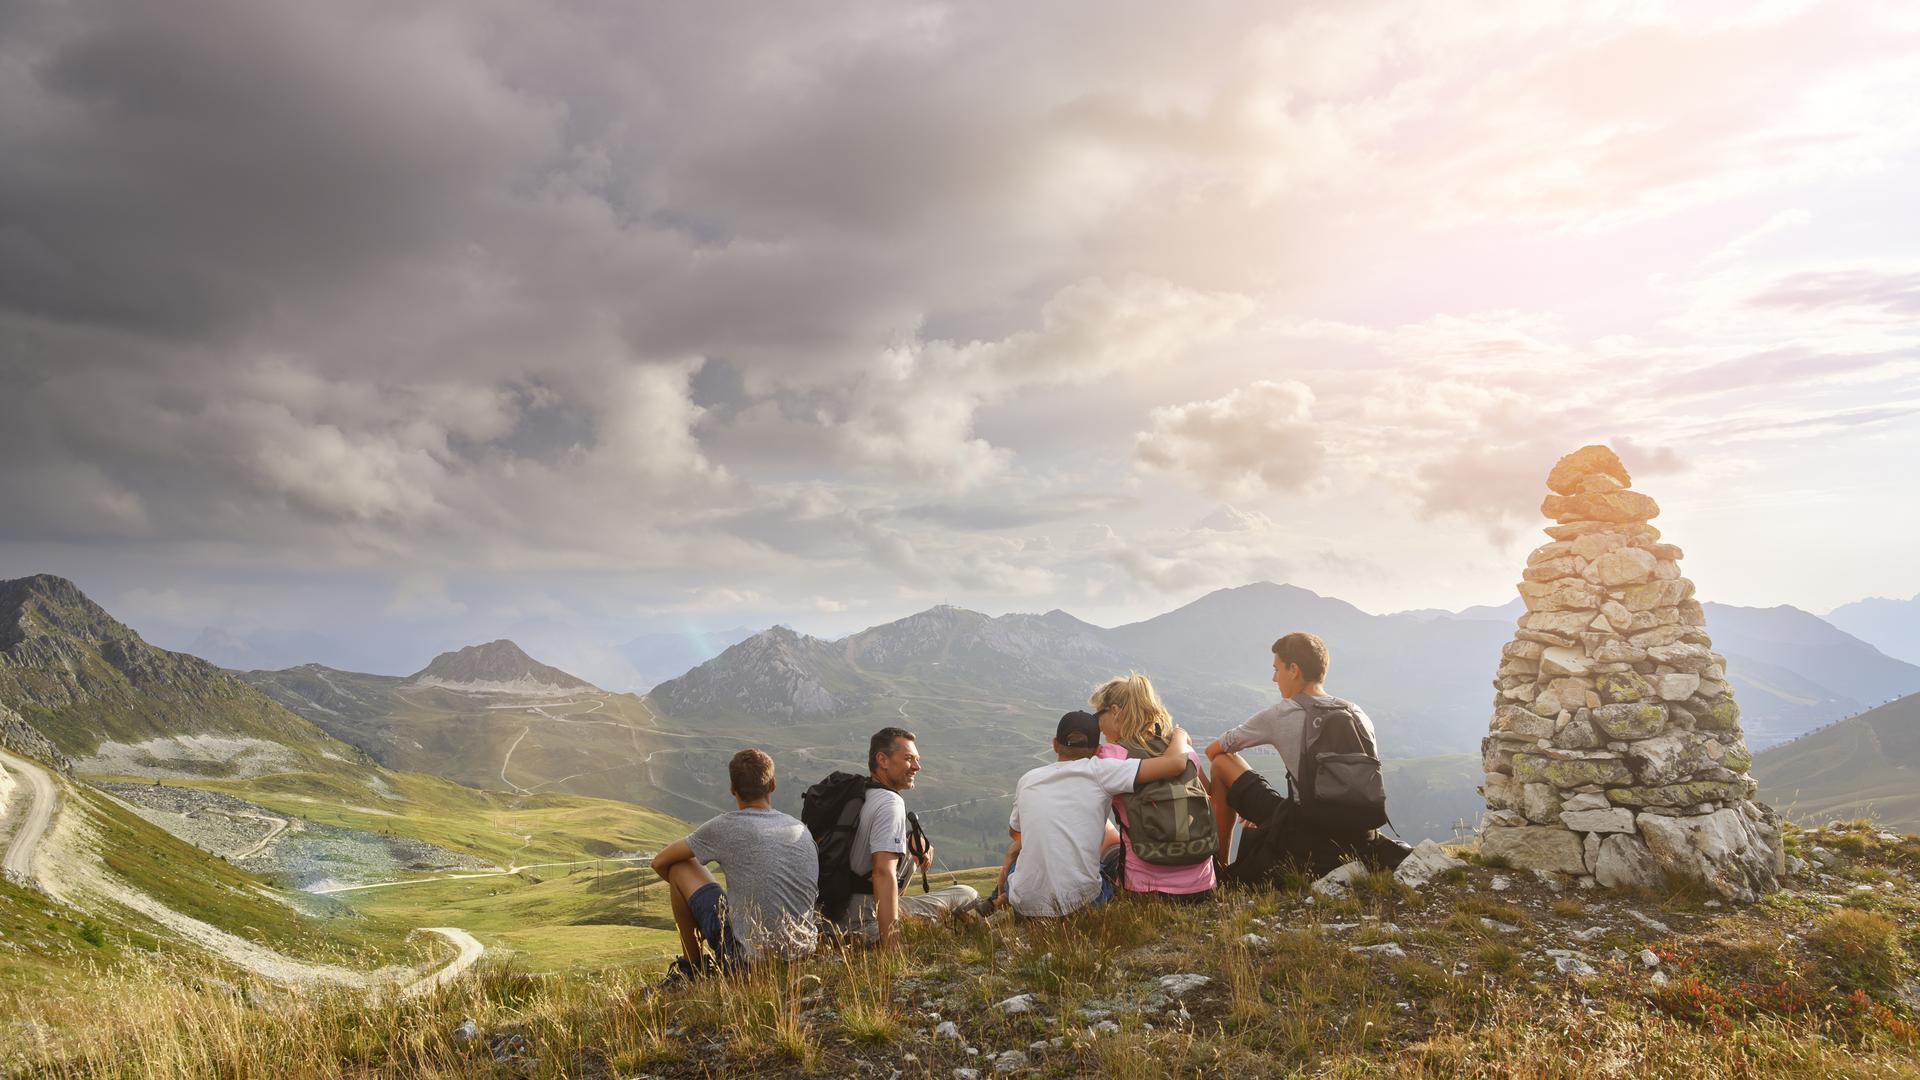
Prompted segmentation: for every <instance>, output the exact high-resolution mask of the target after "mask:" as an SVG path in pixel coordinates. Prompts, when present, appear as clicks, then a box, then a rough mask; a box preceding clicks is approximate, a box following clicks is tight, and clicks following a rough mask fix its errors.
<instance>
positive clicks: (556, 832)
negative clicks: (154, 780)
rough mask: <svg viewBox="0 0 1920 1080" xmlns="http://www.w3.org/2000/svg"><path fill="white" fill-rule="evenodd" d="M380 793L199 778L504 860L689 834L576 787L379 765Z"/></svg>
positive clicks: (570, 855)
mask: <svg viewBox="0 0 1920 1080" xmlns="http://www.w3.org/2000/svg"><path fill="white" fill-rule="evenodd" d="M379 775H380V777H381V778H382V780H383V783H382V788H383V789H384V791H385V793H386V794H385V795H384V796H375V795H373V794H372V793H370V792H369V791H368V789H367V788H366V787H365V786H364V785H360V784H355V783H352V782H349V781H344V780H341V779H340V778H338V777H330V776H319V775H314V774H307V773H288V774H281V775H276V776H266V777H260V778H258V779H255V780H245V781H200V782H196V783H195V784H194V785H193V786H196V787H203V788H206V789H208V790H211V791H223V792H226V793H227V794H230V795H234V796H236V797H239V798H243V799H246V800H247V801H249V802H253V803H258V804H259V805H261V806H265V807H269V808H271V809H273V810H277V811H280V812H282V813H286V814H290V815H293V816H296V817H302V818H305V819H307V820H308V821H316V822H320V823H323V824H327V825H340V826H344V827H346V828H352V829H366V830H369V831H371V832H397V833H402V834H404V835H407V836H412V837H415V838H417V839H420V840H425V841H427V842H428V843H431V844H437V845H439V846H441V847H446V848H451V849H453V850H455V851H461V852H466V853H468V854H471V855H475V856H478V857H480V858H483V859H487V860H489V861H492V862H495V863H498V864H500V865H502V866H506V865H512V864H517V863H528V862H552V861H556V860H565V859H594V858H605V857H609V856H613V855H621V854H632V853H635V852H639V851H655V850H658V849H659V848H660V847H661V846H662V844H664V843H665V842H667V841H670V840H673V839H677V838H679V837H681V836H684V835H686V833H687V832H688V830H689V826H688V825H687V824H686V823H685V822H684V821H681V820H680V819H678V818H674V817H671V816H669V815H667V814H663V813H661V812H659V811H656V810H651V809H648V808H646V807H643V806H636V805H634V804H632V803H625V802H616V801H612V800H607V799H592V798H584V797H581V796H577V795H531V796H522V795H512V794H508V793H505V792H494V791H476V790H474V789H473V788H469V787H464V786H462V785H460V784H455V783H452V782H450V781H447V780H442V779H440V778H439V777H434V776H425V775H422V774H419V773H403V772H387V771H384V770H383V771H382V772H381V773H380V774H379Z"/></svg>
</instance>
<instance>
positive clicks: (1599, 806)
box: [1560, 791, 1613, 810]
mask: <svg viewBox="0 0 1920 1080" xmlns="http://www.w3.org/2000/svg"><path fill="white" fill-rule="evenodd" d="M1612 805H1613V804H1612V803H1610V802H1608V801H1607V797H1606V796H1605V795H1603V794H1601V793H1600V792H1597V791H1583V792H1581V793H1580V794H1578V795H1569V796H1567V798H1566V801H1565V802H1563V803H1561V805H1560V809H1562V810H1605V809H1606V808H1607V807H1609V806H1612Z"/></svg>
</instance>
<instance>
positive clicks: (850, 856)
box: [847, 788, 913, 886]
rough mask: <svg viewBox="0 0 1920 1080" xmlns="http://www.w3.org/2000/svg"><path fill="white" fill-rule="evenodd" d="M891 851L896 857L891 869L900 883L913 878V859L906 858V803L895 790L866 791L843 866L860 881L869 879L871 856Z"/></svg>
mask: <svg viewBox="0 0 1920 1080" xmlns="http://www.w3.org/2000/svg"><path fill="white" fill-rule="evenodd" d="M877 851H891V852H894V853H896V854H898V855H899V856H900V862H899V864H898V865H897V866H896V867H895V868H894V870H895V872H896V873H897V874H898V875H899V877H900V884H901V885H903V886H904V885H906V883H907V881H908V879H910V878H912V877H913V860H912V859H909V858H907V800H905V799H903V798H901V797H900V793H899V792H897V791H888V790H887V789H886V788H870V789H868V791H867V797H866V801H865V802H864V803H863V804H862V805H861V807H860V824H859V825H856V826H855V827H854V830H853V846H852V847H851V848H849V849H848V850H847V865H849V866H851V867H852V868H853V872H854V873H855V874H857V875H859V876H860V877H862V878H867V879H871V878H872V877H873V856H874V853H875V852H877Z"/></svg>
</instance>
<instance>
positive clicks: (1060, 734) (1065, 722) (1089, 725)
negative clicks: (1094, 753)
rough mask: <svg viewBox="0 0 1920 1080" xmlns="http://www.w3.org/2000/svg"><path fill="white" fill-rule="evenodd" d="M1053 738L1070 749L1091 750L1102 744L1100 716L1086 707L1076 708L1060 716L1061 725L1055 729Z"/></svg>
mask: <svg viewBox="0 0 1920 1080" xmlns="http://www.w3.org/2000/svg"><path fill="white" fill-rule="evenodd" d="M1053 738H1054V741H1055V742H1058V743H1059V744H1060V745H1061V746H1064V747H1066V748H1067V749H1069V750H1091V749H1093V748H1094V747H1096V746H1099V745H1100V718H1099V717H1097V716H1095V715H1093V714H1092V713H1090V712H1087V711H1086V710H1084V709H1075V710H1074V711H1072V712H1070V713H1068V714H1066V715H1065V716H1062V717H1061V718H1060V726H1059V727H1057V728H1055V729H1053Z"/></svg>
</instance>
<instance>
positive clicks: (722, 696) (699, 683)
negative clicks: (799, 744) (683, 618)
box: [652, 626, 872, 721]
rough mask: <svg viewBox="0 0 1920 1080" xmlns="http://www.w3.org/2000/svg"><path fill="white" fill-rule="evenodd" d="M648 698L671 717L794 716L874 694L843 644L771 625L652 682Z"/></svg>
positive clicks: (833, 709) (840, 708) (821, 712)
mask: <svg viewBox="0 0 1920 1080" xmlns="http://www.w3.org/2000/svg"><path fill="white" fill-rule="evenodd" d="M829 684H832V685H829ZM652 697H653V699H654V700H655V701H657V702H658V703H659V704H660V705H661V706H662V707H663V708H664V709H665V710H666V711H667V713H668V714H669V715H672V716H679V717H702V716H725V717H746V718H760V719H768V720H775V721H783V720H784V721H792V720H797V719H802V718H806V717H816V716H837V715H842V714H845V713H851V712H853V711H855V710H857V709H859V708H861V707H863V706H864V705H866V704H867V702H868V701H869V700H871V697H872V694H871V691H870V690H869V688H868V687H867V685H866V680H864V679H862V678H861V677H860V676H859V674H858V673H857V672H855V671H854V670H853V668H852V667H851V666H850V665H849V664H848V663H847V659H846V655H845V653H844V651H843V650H841V649H839V648H837V647H836V646H834V645H832V644H829V643H828V642H825V641H821V640H820V639H819V638H816V637H809V636H807V635H805V634H800V633H796V632H794V631H793V630H791V629H789V628H787V627H784V626H776V627H774V628H772V629H770V630H766V631H763V632H761V633H758V634H755V635H754V636H752V637H750V638H748V639H747V640H745V641H743V642H741V643H740V644H738V645H735V646H733V647H732V648H730V649H728V650H727V651H726V652H723V653H721V654H720V655H719V656H716V657H714V658H713V659H712V660H709V661H707V662H706V663H704V664H701V665H700V666H699V667H697V668H694V669H693V670H692V671H689V672H687V673H686V674H685V675H682V676H680V677H679V678H677V679H670V680H668V681H667V682H664V683H661V684H660V685H659V686H656V687H654V688H653V694H652Z"/></svg>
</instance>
